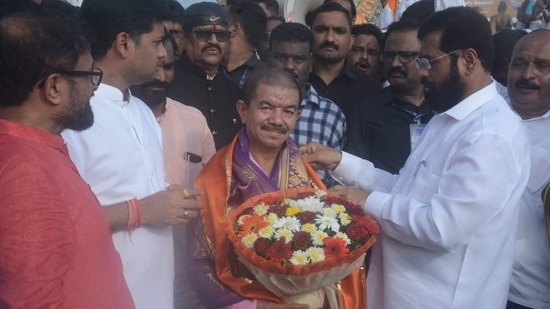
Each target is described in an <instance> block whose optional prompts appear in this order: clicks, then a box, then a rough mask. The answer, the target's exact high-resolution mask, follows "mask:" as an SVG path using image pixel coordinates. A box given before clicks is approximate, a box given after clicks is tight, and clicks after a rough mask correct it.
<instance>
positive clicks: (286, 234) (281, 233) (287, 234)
mask: <svg viewBox="0 0 550 309" xmlns="http://www.w3.org/2000/svg"><path fill="white" fill-rule="evenodd" d="M292 235H293V233H292V232H291V231H290V230H287V229H280V230H278V231H276V232H275V238H276V239H277V240H280V239H281V238H285V243H287V244H288V243H289V242H290V241H292Z"/></svg>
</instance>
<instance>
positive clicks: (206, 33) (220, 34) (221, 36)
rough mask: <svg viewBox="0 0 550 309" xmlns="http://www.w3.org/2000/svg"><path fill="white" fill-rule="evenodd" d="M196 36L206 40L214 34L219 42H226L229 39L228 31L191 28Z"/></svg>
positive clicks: (200, 39)
mask: <svg viewBox="0 0 550 309" xmlns="http://www.w3.org/2000/svg"><path fill="white" fill-rule="evenodd" d="M191 31H193V32H194V33H195V35H196V36H197V40H199V41H204V42H208V40H210V38H211V37H212V34H215V35H216V39H217V40H218V41H220V42H227V40H229V35H230V32H229V31H223V30H222V31H212V30H191Z"/></svg>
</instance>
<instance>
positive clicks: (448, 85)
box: [423, 55, 466, 114]
mask: <svg viewBox="0 0 550 309" xmlns="http://www.w3.org/2000/svg"><path fill="white" fill-rule="evenodd" d="M453 56H454V55H451V57H452V58H453V59H452V60H451V70H450V73H449V78H447V80H446V81H444V82H443V83H441V84H440V85H439V86H437V88H436V86H435V84H432V83H429V85H430V91H426V92H425V93H424V96H425V97H426V100H427V102H428V104H429V105H430V106H431V107H432V109H433V110H434V112H436V113H438V114H440V113H444V112H446V111H448V110H449V109H451V108H453V107H454V106H455V105H457V104H458V103H459V102H460V101H462V98H463V96H464V93H465V92H466V89H465V88H466V87H465V86H464V83H463V82H462V80H461V78H460V74H459V73H458V65H457V60H458V58H455V57H453ZM424 83H425V82H424V81H423V84H424Z"/></svg>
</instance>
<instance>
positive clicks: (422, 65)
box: [414, 49, 462, 70]
mask: <svg viewBox="0 0 550 309" xmlns="http://www.w3.org/2000/svg"><path fill="white" fill-rule="evenodd" d="M459 51H462V49H457V50H453V51H452V52H450V53H446V54H444V55H441V56H439V57H435V58H433V59H432V60H428V59H427V58H416V59H415V60H414V64H416V67H417V68H418V69H419V70H421V69H426V70H429V69H431V68H432V63H434V62H435V61H437V60H439V59H441V58H443V57H447V56H450V55H452V54H455V53H458V52H459Z"/></svg>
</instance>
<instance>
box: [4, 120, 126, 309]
mask: <svg viewBox="0 0 550 309" xmlns="http://www.w3.org/2000/svg"><path fill="white" fill-rule="evenodd" d="M5 304H7V305H8V307H10V306H11V307H12V308H46V307H47V308H61V307H63V308H133V307H134V304H133V301H132V299H131V296H130V292H129V290H128V287H127V286H126V282H125V281H124V277H123V274H122V263H121V260H120V257H119V255H118V253H117V252H116V250H115V248H114V245H113V241H112V238H111V233H110V231H109V226H108V222H107V219H106V217H105V215H104V213H103V210H102V209H101V207H100V205H99V202H98V201H97V199H96V198H95V195H94V194H93V193H92V191H91V190H90V188H89V186H88V185H87V184H86V183H85V182H84V180H82V178H81V177H80V175H79V174H78V172H77V170H76V168H75V166H74V165H73V163H72V161H71V160H70V158H69V155H68V152H67V149H66V147H65V145H64V143H63V139H62V138H61V136H59V135H54V134H51V133H48V132H45V131H41V130H38V129H35V128H32V127H28V126H24V125H21V124H18V123H15V122H10V121H6V120H0V307H3V306H4V305H5Z"/></svg>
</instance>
